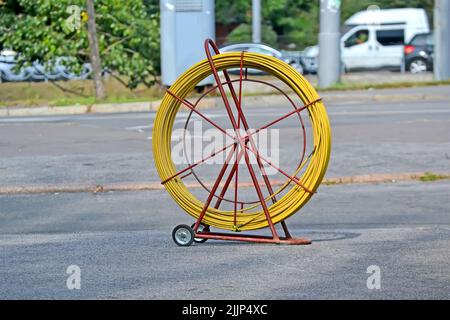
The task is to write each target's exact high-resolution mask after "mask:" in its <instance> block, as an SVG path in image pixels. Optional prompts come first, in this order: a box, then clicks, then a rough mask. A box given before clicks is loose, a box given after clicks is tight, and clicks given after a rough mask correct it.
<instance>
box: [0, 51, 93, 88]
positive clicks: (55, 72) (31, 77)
mask: <svg viewBox="0 0 450 320" xmlns="http://www.w3.org/2000/svg"><path fill="white" fill-rule="evenodd" d="M16 57H17V53H16V52H15V51H13V50H2V51H1V53H0V82H1V81H9V82H13V81H45V80H75V79H86V78H87V77H88V76H89V74H90V73H91V70H92V68H91V65H90V64H89V63H85V64H84V65H83V70H82V72H81V73H80V74H74V73H73V72H71V71H69V69H68V68H67V67H66V66H65V65H64V62H65V61H67V60H69V59H70V58H68V57H59V58H57V59H56V61H55V63H54V65H53V66H52V67H51V68H49V69H48V68H47V69H46V68H45V66H44V65H43V64H41V63H39V62H38V61H35V62H33V63H32V65H31V66H28V67H23V68H21V69H19V70H15V66H16V65H17V60H16Z"/></svg>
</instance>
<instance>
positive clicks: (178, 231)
mask: <svg viewBox="0 0 450 320" xmlns="http://www.w3.org/2000/svg"><path fill="white" fill-rule="evenodd" d="M210 48H212V50H213V51H214V52H215V54H220V52H219V49H218V48H217V46H216V44H215V43H214V41H212V40H211V39H207V40H206V41H205V52H206V56H207V59H208V62H209V65H210V67H211V71H212V74H213V76H214V79H215V81H216V84H217V86H216V87H214V88H213V89H215V88H217V89H218V90H219V92H220V95H221V97H222V100H223V103H224V105H225V109H226V111H227V114H228V117H229V120H230V122H231V124H232V127H233V129H234V133H235V137H232V138H233V140H234V142H233V143H232V144H231V145H229V146H226V147H224V149H223V150H222V151H224V150H226V149H228V148H231V151H230V152H229V153H228V155H227V157H226V161H225V163H224V165H223V166H222V169H221V170H220V173H219V175H218V177H217V179H216V181H215V183H214V185H213V186H212V188H211V189H210V190H208V189H207V190H208V192H209V195H208V198H207V200H206V202H205V203H204V206H203V209H202V211H201V212H200V215H199V217H198V219H197V220H196V222H195V224H194V225H193V226H192V227H189V226H187V225H179V226H177V227H176V228H175V229H174V231H173V233H172V236H173V239H174V241H175V242H176V243H177V244H178V245H180V246H189V245H191V244H192V243H193V242H194V241H195V242H197V243H200V242H204V241H206V240H208V239H214V240H231V241H244V242H255V243H275V244H288V245H306V244H311V241H310V240H308V239H302V238H293V237H292V236H291V235H290V233H289V230H288V228H287V225H286V223H285V222H284V221H281V226H282V228H283V231H284V234H285V236H284V237H280V236H279V235H278V233H277V231H276V229H275V225H274V223H273V221H272V218H271V216H270V213H269V210H268V208H267V204H266V201H265V199H264V196H263V192H262V190H261V187H260V183H259V181H258V179H257V177H256V174H255V172H254V169H253V167H252V165H251V163H250V158H249V153H248V151H250V152H252V153H253V154H254V155H255V156H256V160H257V165H258V167H259V169H260V171H261V174H262V177H263V179H264V184H265V186H266V187H267V190H268V192H269V194H270V195H271V196H270V197H271V199H272V201H273V202H274V203H275V202H276V201H277V200H276V197H275V194H274V191H273V189H272V186H271V183H270V181H269V179H268V177H267V174H266V172H265V169H264V166H263V163H262V162H263V161H264V162H266V163H268V164H269V165H270V166H272V167H274V168H275V169H276V170H278V171H279V172H280V173H282V174H283V175H284V176H286V177H287V178H288V179H290V180H291V181H292V182H294V183H296V184H297V185H299V186H301V187H302V188H303V189H304V190H305V191H307V192H310V193H312V191H310V190H308V189H307V188H306V187H305V186H303V185H302V184H301V182H300V180H299V179H298V178H297V177H295V176H290V175H288V174H287V173H286V172H284V171H283V170H281V169H280V168H278V167H276V166H275V165H273V164H272V163H271V162H270V161H268V160H266V159H264V158H263V157H262V156H261V155H260V154H259V152H258V151H257V148H256V145H255V141H254V139H253V137H252V134H247V135H245V136H242V133H241V131H240V129H241V125H242V129H244V130H245V131H246V132H248V130H249V125H248V122H247V119H246V117H245V115H244V113H243V111H242V109H241V102H242V82H243V79H245V80H247V69H246V70H245V73H244V71H243V57H244V52H242V53H241V63H240V73H239V75H240V77H239V93H238V94H236V91H235V90H234V87H233V85H232V83H233V82H234V81H231V79H230V77H229V74H228V72H227V70H223V71H222V72H223V75H224V77H225V82H224V83H222V82H221V80H220V77H219V73H218V71H217V69H216V67H215V65H214V60H213V58H212V56H211V51H210ZM257 82H262V83H265V82H263V81H257ZM223 84H227V85H228V88H229V90H230V92H231V96H232V99H233V101H234V104H235V105H236V108H237V119H236V118H235V116H234V114H233V111H232V109H231V105H230V103H229V101H228V97H227V95H226V92H225V90H224V87H223ZM269 85H270V84H269ZM271 86H273V85H271ZM280 91H281V90H280ZM208 92H209V91H208ZM208 92H206V93H205V95H206V94H207V93H208ZM167 93H168V94H170V95H172V96H173V97H174V98H175V99H177V100H179V101H180V102H181V103H183V104H184V105H185V106H187V107H188V108H189V109H190V110H191V114H192V112H195V113H196V114H197V115H199V116H200V117H202V118H203V119H204V120H206V121H208V122H209V123H210V124H212V125H213V126H215V127H216V128H218V129H219V130H221V131H222V132H223V133H224V134H227V133H226V132H224V130H223V129H222V128H220V127H219V126H218V125H217V124H216V123H214V122H213V121H211V120H210V119H208V118H207V117H205V116H203V115H202V113H201V112H199V111H198V110H196V109H195V108H196V105H197V103H198V101H197V103H196V104H191V103H189V102H187V101H186V100H184V99H180V98H179V97H177V96H176V95H174V94H173V93H172V92H170V90H168V91H167ZM283 94H284V95H285V96H286V97H288V96H287V95H286V94H285V93H284V92H283ZM203 96H204V95H203ZM203 96H202V97H203ZM288 99H289V101H290V102H291V104H292V105H293V107H294V111H293V112H290V113H288V114H286V115H284V116H283V117H280V118H278V119H277V120H275V121H272V122H271V123H269V124H268V125H266V126H264V127H262V128H260V129H258V130H256V132H258V131H260V130H262V129H265V128H267V127H269V126H271V125H273V124H275V123H276V122H278V121H281V120H283V119H285V118H287V117H288V116H290V115H292V114H295V113H297V115H298V116H299V118H300V121H301V124H302V128H303V133H304V134H305V129H304V125H303V121H302V120H301V117H300V115H299V112H300V111H302V110H304V109H306V108H307V107H308V106H309V105H307V106H304V107H303V108H296V106H295V104H294V103H293V102H292V100H291V99H290V98H289V97H288ZM317 101H318V100H317ZM317 101H314V102H312V103H311V104H310V105H312V104H313V103H315V102H317ZM256 132H255V133H256ZM227 135H228V134H227ZM305 141H306V140H305ZM305 141H304V148H305V143H306V142H305ZM237 149H239V152H237V154H236V151H237ZM235 154H236V156H235V160H234V164H232V165H233V167H232V169H231V171H230V174H229V176H228V178H227V179H226V181H225V183H224V186H223V189H222V191H221V192H220V195H219V196H217V195H216V192H217V190H218V187H219V185H220V183H221V181H222V179H223V177H224V175H225V172H226V171H227V168H228V166H229V164H230V161H232V157H233V155H235ZM304 155H305V154H304V151H303V156H302V160H303V157H304ZM212 156H214V155H211V157H212ZM242 157H243V158H244V160H245V164H246V166H247V169H248V172H249V174H250V177H251V180H252V183H253V186H254V188H255V191H256V193H257V195H258V199H259V201H258V202H259V203H260V204H261V206H262V209H263V211H264V215H265V218H266V219H267V222H268V225H269V228H270V231H271V234H272V236H261V235H249V234H233V233H219V232H211V231H210V229H209V226H208V225H206V224H204V223H203V218H204V216H205V213H206V211H207V209H208V207H209V206H210V204H211V201H212V200H213V198H214V197H216V198H218V200H217V202H216V204H215V206H214V207H215V208H218V207H219V205H220V203H221V202H222V201H223V200H225V199H224V196H225V193H226V191H227V189H228V186H229V185H230V183H231V181H232V180H233V177H234V178H235V183H234V186H235V190H234V201H230V202H232V203H234V221H235V225H236V215H237V211H238V209H237V206H238V204H241V206H243V204H244V202H242V201H238V199H237V198H238V194H237V188H238V183H237V182H238V174H239V171H238V169H239V166H238V165H239V162H240V160H241V158H242ZM208 158H209V157H207V158H204V159H202V160H201V161H199V162H197V163H194V164H192V165H190V166H189V167H187V168H185V169H184V170H182V171H180V172H178V173H177V174H175V175H173V176H172V177H169V178H167V179H166V180H165V181H163V182H162V183H163V184H164V183H165V182H167V181H169V180H170V179H172V178H174V177H176V176H179V175H181V174H183V173H185V172H187V171H189V170H191V172H190V173H188V174H186V175H184V176H182V177H181V178H183V177H185V176H187V175H190V174H191V173H193V171H192V168H193V167H194V166H196V165H198V164H199V163H203V162H204V161H205V160H206V159H208ZM302 160H301V161H302ZM194 175H195V173H194ZM197 180H198V179H197ZM199 182H200V181H199ZM205 189H206V187H205Z"/></svg>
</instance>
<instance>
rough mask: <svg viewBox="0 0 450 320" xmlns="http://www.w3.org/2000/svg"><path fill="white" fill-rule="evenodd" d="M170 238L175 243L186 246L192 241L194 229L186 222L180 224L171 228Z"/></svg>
mask: <svg viewBox="0 0 450 320" xmlns="http://www.w3.org/2000/svg"><path fill="white" fill-rule="evenodd" d="M172 239H173V241H175V243H176V244H177V245H179V246H181V247H188V246H190V245H191V244H192V243H193V242H194V230H192V228H191V227H189V226H188V225H186V224H180V225H178V226H176V227H175V228H174V229H173V231H172Z"/></svg>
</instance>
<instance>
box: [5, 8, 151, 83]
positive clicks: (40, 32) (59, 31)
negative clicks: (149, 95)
mask: <svg viewBox="0 0 450 320" xmlns="http://www.w3.org/2000/svg"><path fill="white" fill-rule="evenodd" d="M71 6H76V7H75V8H79V11H77V10H75V9H73V7H72V9H70V7H71ZM85 10H86V2H85V1H84V0H59V1H52V0H5V1H4V2H3V5H1V6H0V43H1V44H2V45H3V47H4V48H11V49H13V50H15V51H16V52H18V53H19V55H18V56H17V59H18V62H19V65H27V64H31V63H32V62H33V61H40V62H41V63H44V64H45V65H46V66H47V67H49V66H51V65H52V64H53V63H54V62H55V61H56V59H57V58H58V57H70V59H68V60H65V61H64V63H65V64H66V65H67V66H68V68H69V69H70V70H71V71H73V72H79V71H80V70H81V69H82V67H83V64H84V63H85V62H88V61H89V44H88V36H87V26H86V20H87V19H86V13H85ZM95 11H96V17H95V18H96V24H97V35H98V43H99V51H100V58H101V61H102V67H103V68H105V69H108V70H109V71H110V72H111V73H112V75H113V76H115V77H120V79H121V81H123V83H124V84H125V85H126V86H128V87H129V88H135V87H136V86H137V85H138V84H140V83H143V84H145V85H147V86H150V85H153V84H154V82H155V81H156V78H155V76H156V75H157V74H158V72H159V18H158V12H157V11H156V12H155V11H152V10H151V7H150V8H149V7H146V6H145V5H144V3H143V1H142V0H128V1H120V0H96V1H95ZM78 12H80V13H81V17H78V16H74V15H77V14H78ZM124 79H125V80H124Z"/></svg>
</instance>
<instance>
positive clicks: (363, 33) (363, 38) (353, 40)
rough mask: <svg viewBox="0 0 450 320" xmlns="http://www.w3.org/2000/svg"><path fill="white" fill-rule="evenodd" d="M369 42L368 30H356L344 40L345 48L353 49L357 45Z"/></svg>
mask: <svg viewBox="0 0 450 320" xmlns="http://www.w3.org/2000/svg"><path fill="white" fill-rule="evenodd" d="M368 40H369V30H367V29H363V30H358V31H356V32H355V33H354V34H352V35H351V36H350V37H349V38H347V40H345V47H346V48H348V47H353V46H356V45H358V44H363V43H365V42H367V41H368Z"/></svg>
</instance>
